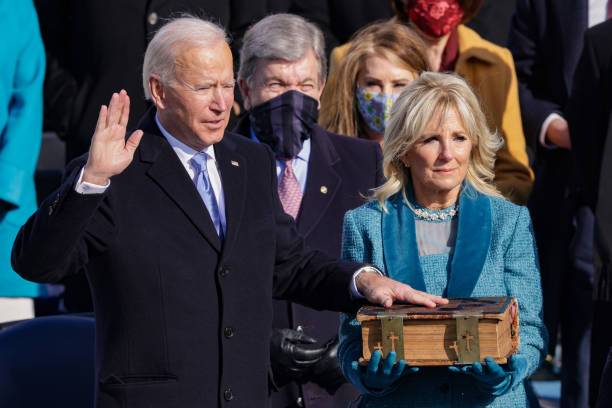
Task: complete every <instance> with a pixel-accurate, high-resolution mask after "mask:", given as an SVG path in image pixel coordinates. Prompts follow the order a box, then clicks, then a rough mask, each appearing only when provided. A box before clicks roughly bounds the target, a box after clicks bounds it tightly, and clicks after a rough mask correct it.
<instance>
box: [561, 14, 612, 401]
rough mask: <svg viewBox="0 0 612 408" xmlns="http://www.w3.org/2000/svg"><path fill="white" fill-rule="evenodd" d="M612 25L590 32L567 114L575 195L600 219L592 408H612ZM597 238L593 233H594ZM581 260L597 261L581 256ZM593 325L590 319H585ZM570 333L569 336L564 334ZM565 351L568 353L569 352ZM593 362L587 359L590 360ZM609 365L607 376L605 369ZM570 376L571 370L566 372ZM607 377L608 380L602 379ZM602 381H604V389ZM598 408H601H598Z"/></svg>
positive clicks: (597, 223)
mask: <svg viewBox="0 0 612 408" xmlns="http://www.w3.org/2000/svg"><path fill="white" fill-rule="evenodd" d="M610 44H612V20H608V21H606V22H603V23H601V24H598V25H595V26H593V27H592V28H589V29H588V30H587V31H586V33H585V35H584V48H583V50H582V56H581V57H580V59H579V61H578V65H577V67H576V73H575V75H574V81H573V86H572V93H571V95H570V99H569V101H568V107H567V114H568V122H569V126H570V136H571V141H572V143H571V144H572V156H573V158H574V162H575V169H574V172H575V173H574V177H573V181H574V182H575V184H576V185H575V186H573V187H574V189H575V190H578V191H579V192H580V193H581V196H582V198H583V199H584V203H585V204H586V205H588V207H589V208H590V210H591V211H592V212H593V213H594V214H595V223H594V226H595V228H594V234H593V235H590V236H584V237H580V238H582V239H584V240H593V238H594V242H593V244H594V245H593V249H594V255H595V257H594V266H595V271H594V272H595V274H594V300H595V302H594V305H593V306H594V307H593V313H594V314H593V329H592V336H591V338H590V339H589V338H588V337H587V339H585V341H589V340H590V341H591V359H590V376H589V384H590V387H589V388H590V392H589V394H590V395H589V404H590V405H591V406H597V407H602V408H603V407H609V406H612V405H611V404H612V354H610V351H612V348H611V347H612V328H611V326H610V316H611V315H612V182H611V181H610V180H612V47H610ZM591 232H592V231H591ZM578 255H579V257H578V260H579V261H582V262H584V260H585V259H586V260H591V257H592V254H591V253H579V254H578ZM581 318H582V319H588V316H581ZM564 333H565V332H564ZM563 350H565V349H563ZM586 357H588V356H585V358H586ZM606 360H607V364H608V367H607V372H606V373H605V374H604V365H605V364H606ZM563 370H565V366H564V367H563ZM602 377H603V378H602ZM600 379H602V382H601V387H600ZM596 404H597V405H596Z"/></svg>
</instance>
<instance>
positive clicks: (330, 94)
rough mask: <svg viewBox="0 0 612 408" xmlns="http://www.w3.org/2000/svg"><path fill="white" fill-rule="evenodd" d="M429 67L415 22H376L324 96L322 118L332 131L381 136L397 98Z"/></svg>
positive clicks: (364, 32) (340, 66) (356, 44)
mask: <svg viewBox="0 0 612 408" xmlns="http://www.w3.org/2000/svg"><path fill="white" fill-rule="evenodd" d="M427 70H429V62H428V59H427V55H426V49H425V44H424V43H423V41H422V40H421V38H420V37H419V36H418V34H416V33H415V32H414V31H413V30H412V29H411V28H409V27H407V26H405V25H403V24H397V23H393V22H382V23H374V24H371V25H370V26H368V27H366V28H364V29H362V30H361V31H359V32H358V33H357V34H356V35H355V37H354V38H353V41H351V47H350V48H349V49H348V51H347V53H346V57H345V58H344V59H342V60H341V61H340V62H339V64H338V67H337V68H336V70H335V71H334V72H333V73H331V74H330V75H329V78H328V80H327V85H326V86H325V90H324V91H323V95H322V96H321V113H320V115H319V124H320V125H321V126H322V127H323V128H324V129H327V130H328V131H330V132H333V133H339V134H342V135H347V136H353V137H359V138H363V139H370V140H376V141H377V142H379V143H382V141H383V135H384V132H385V126H386V125H387V122H388V120H389V116H390V114H391V108H392V106H393V103H394V102H395V100H396V99H397V97H398V96H399V94H400V93H401V92H402V90H404V88H405V87H406V86H407V85H408V84H409V83H410V82H412V81H413V80H414V79H416V78H417V77H418V76H419V75H420V74H421V73H422V72H424V71H427Z"/></svg>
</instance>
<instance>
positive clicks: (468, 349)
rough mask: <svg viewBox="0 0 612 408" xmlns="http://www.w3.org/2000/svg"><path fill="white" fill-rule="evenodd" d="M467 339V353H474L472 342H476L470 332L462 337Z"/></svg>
mask: <svg viewBox="0 0 612 408" xmlns="http://www.w3.org/2000/svg"><path fill="white" fill-rule="evenodd" d="M462 337H463V338H464V339H465V342H466V343H467V344H466V347H467V351H472V340H474V336H472V335H471V334H470V332H467V331H466V332H465V334H464V335H463V336H462Z"/></svg>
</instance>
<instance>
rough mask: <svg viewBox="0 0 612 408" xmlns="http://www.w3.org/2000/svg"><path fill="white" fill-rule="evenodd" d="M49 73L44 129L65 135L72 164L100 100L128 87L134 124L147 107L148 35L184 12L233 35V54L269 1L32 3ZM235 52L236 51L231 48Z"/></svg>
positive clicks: (86, 143) (84, 145)
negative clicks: (144, 74) (144, 85)
mask: <svg viewBox="0 0 612 408" xmlns="http://www.w3.org/2000/svg"><path fill="white" fill-rule="evenodd" d="M35 4H36V8H37V10H38V14H39V16H40V24H41V31H42V35H43V40H44V42H45V48H46V50H47V58H48V61H49V70H48V72H47V78H46V83H45V105H46V106H45V120H46V128H47V129H48V130H53V131H56V132H59V133H60V135H61V136H63V137H64V138H65V140H66V157H67V161H69V160H71V159H73V158H75V157H78V156H80V155H81V154H83V153H85V152H87V150H88V149H89V141H90V138H91V135H92V132H93V129H94V128H95V124H96V120H97V117H98V111H99V109H100V105H102V104H107V103H108V100H109V95H111V94H112V93H113V92H117V91H119V90H120V89H122V88H123V89H125V90H126V91H127V92H128V95H130V96H131V106H130V110H131V115H130V127H133V126H134V125H135V124H136V123H137V121H138V120H139V118H140V117H141V116H142V115H143V114H144V113H145V111H146V110H147V108H148V106H149V105H148V103H147V102H146V101H145V99H144V92H143V89H142V62H143V58H144V54H145V50H146V47H147V44H148V42H149V40H150V39H151V38H152V37H153V34H154V33H155V31H157V30H159V28H160V27H161V26H162V25H163V23H164V22H165V21H166V19H168V18H170V17H176V16H178V15H180V13H191V14H193V15H197V16H202V17H208V18H211V19H212V20H213V21H216V22H219V23H220V24H222V25H223V26H224V27H225V28H226V29H227V31H228V32H229V33H231V35H232V38H233V39H234V41H233V44H232V45H233V47H234V51H237V50H238V47H239V40H240V39H241V38H242V34H243V33H244V31H245V30H246V29H247V28H248V27H249V26H250V25H251V24H253V23H254V22H256V21H257V20H259V19H261V18H262V17H264V16H265V15H266V11H267V4H266V0H226V1H216V0H149V1H142V0H87V1H82V0H35ZM234 54H235V55H237V53H236V52H234Z"/></svg>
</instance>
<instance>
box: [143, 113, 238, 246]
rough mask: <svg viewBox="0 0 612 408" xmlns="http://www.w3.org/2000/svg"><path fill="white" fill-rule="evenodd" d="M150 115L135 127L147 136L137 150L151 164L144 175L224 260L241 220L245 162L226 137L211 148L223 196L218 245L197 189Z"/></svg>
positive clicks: (216, 236)
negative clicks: (223, 225) (224, 227)
mask: <svg viewBox="0 0 612 408" xmlns="http://www.w3.org/2000/svg"><path fill="white" fill-rule="evenodd" d="M154 112H155V111H154V110H151V112H149V114H148V115H147V116H146V118H145V119H144V120H143V121H142V122H141V123H140V126H139V128H140V129H142V130H143V131H144V132H145V134H146V135H147V136H146V137H145V140H143V143H142V146H141V148H140V149H139V150H140V159H141V160H142V161H143V162H148V163H151V167H150V168H149V170H148V171H147V175H148V176H149V177H151V179H153V180H154V181H155V182H156V183H157V184H158V185H159V186H160V187H161V188H162V189H163V190H164V191H165V192H166V193H167V194H168V196H170V198H171V199H172V200H173V201H174V202H175V203H176V204H177V205H178V206H179V207H180V208H181V209H182V210H183V212H184V213H185V215H186V216H187V217H188V218H189V219H190V220H191V222H192V223H193V224H194V225H195V227H196V228H197V229H198V231H200V233H201V234H202V235H203V236H204V237H205V238H206V240H208V242H209V243H210V244H211V245H212V246H213V248H215V249H216V250H217V251H218V252H221V251H222V250H223V255H224V257H226V256H227V253H228V252H229V251H230V250H231V248H232V245H233V243H234V242H235V239H236V235H237V234H238V231H239V229H240V223H241V220H242V212H243V209H244V196H245V186H246V177H247V172H246V167H247V162H246V160H245V159H244V157H243V156H241V155H240V154H239V153H238V152H236V146H235V144H234V143H233V142H232V141H230V140H228V139H227V138H224V139H223V140H222V141H221V142H219V143H218V144H216V145H215V147H214V149H215V157H216V160H217V165H218V166H219V173H220V174H221V183H222V185H223V193H224V195H225V218H226V220H227V231H226V234H225V237H226V239H225V242H224V243H223V245H222V243H221V240H220V239H219V236H218V235H217V232H216V230H215V226H214V224H213V222H212V219H211V218H210V215H209V213H208V211H207V210H206V206H205V205H204V203H203V202H202V199H201V197H200V195H199V194H198V191H197V189H196V188H195V186H194V184H193V182H192V181H191V180H190V179H189V176H188V174H187V172H186V171H185V168H184V167H183V165H182V164H181V162H180V160H179V158H178V157H177V155H176V153H175V152H174V151H173V150H172V147H171V146H170V145H169V144H168V142H167V141H166V140H165V138H164V137H163V135H162V134H161V131H160V130H159V128H158V127H157V124H156V123H155V119H154Z"/></svg>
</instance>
